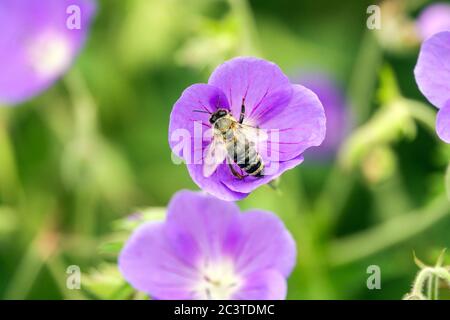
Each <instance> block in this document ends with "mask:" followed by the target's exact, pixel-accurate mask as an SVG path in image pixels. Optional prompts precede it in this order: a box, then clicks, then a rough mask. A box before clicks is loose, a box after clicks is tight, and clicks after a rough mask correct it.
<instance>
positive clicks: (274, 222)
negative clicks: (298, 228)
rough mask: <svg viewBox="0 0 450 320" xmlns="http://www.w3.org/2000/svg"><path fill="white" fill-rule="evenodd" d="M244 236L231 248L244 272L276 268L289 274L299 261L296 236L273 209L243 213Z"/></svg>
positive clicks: (238, 265)
mask: <svg viewBox="0 0 450 320" xmlns="http://www.w3.org/2000/svg"><path fill="white" fill-rule="evenodd" d="M240 225H241V231H240V232H241V234H242V236H241V239H240V242H236V243H234V247H233V248H230V249H229V251H230V252H232V254H233V258H234V260H235V263H236V268H237V270H238V272H239V273H240V274H243V275H245V276H247V275H249V274H252V273H254V272H257V271H258V270H264V269H274V270H277V271H278V272H280V274H281V275H283V276H285V277H287V276H289V274H290V273H291V271H292V269H293V267H294V265H295V261H296V255H297V251H296V247H295V242H294V239H293V238H292V236H291V234H290V233H289V231H288V230H287V229H286V227H285V226H284V224H283V222H282V221H281V220H280V218H278V217H277V216H276V215H274V214H273V213H271V212H266V211H261V210H250V211H248V212H246V213H244V214H243V215H241V224H240Z"/></svg>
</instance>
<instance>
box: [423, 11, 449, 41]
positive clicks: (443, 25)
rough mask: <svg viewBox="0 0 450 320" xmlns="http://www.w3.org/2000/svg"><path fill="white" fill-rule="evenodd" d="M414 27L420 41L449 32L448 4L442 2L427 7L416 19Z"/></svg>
mask: <svg viewBox="0 0 450 320" xmlns="http://www.w3.org/2000/svg"><path fill="white" fill-rule="evenodd" d="M416 27H417V31H418V32H419V35H420V37H421V38H422V40H426V39H428V38H429V37H431V36H432V35H434V34H436V33H439V32H442V31H450V4H448V3H443V2H442V3H433V4H431V5H429V6H427V7H426V8H425V9H423V11H422V12H421V13H420V15H419V17H418V18H417V22H416Z"/></svg>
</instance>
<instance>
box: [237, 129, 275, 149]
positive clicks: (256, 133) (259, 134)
mask: <svg viewBox="0 0 450 320" xmlns="http://www.w3.org/2000/svg"><path fill="white" fill-rule="evenodd" d="M239 131H240V133H242V134H244V135H245V137H246V138H247V139H248V140H249V141H251V142H253V143H254V144H255V145H258V143H260V142H264V141H267V140H268V138H269V136H268V134H267V132H265V131H264V130H262V129H260V128H256V127H253V126H249V125H246V124H239Z"/></svg>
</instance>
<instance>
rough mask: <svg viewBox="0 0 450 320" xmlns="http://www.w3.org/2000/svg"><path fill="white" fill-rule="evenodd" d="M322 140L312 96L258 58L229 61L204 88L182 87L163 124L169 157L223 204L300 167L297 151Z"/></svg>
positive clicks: (320, 120) (320, 112)
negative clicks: (178, 159) (181, 162)
mask: <svg viewBox="0 0 450 320" xmlns="http://www.w3.org/2000/svg"><path fill="white" fill-rule="evenodd" d="M243 106H244V107H243ZM219 120H220V121H219ZM324 136H325V114H324V110H323V107H322V105H321V103H320V101H319V99H318V98H317V96H316V95H315V94H314V93H313V92H312V91H310V90H309V89H306V88H305V87H302V86H300V85H292V84H291V83H290V81H289V79H288V78H287V77H286V76H285V75H284V74H283V72H282V71H281V70H280V68H279V67H278V66H277V65H275V64H274V63H271V62H268V61H265V60H262V59H257V58H235V59H232V60H230V61H227V62H225V63H224V64H222V65H221V66H219V67H218V68H217V69H216V70H215V71H214V72H213V74H212V75H211V77H210V78H209V81H208V84H194V85H192V86H190V87H188V88H187V89H186V90H185V91H184V92H183V94H182V95H181V97H180V98H179V99H178V101H177V102H176V103H175V105H174V107H173V110H172V114H171V116H170V125H169V143H170V146H171V148H172V151H173V153H174V154H176V155H178V156H179V157H181V158H182V159H183V160H184V161H185V162H186V165H187V168H188V171H189V174H190V175H191V177H192V179H193V180H194V182H195V183H197V185H199V186H200V187H201V188H202V189H203V190H205V191H207V192H209V193H210V194H212V195H214V196H216V197H218V198H220V199H223V200H229V201H232V200H239V199H243V198H245V197H246V196H247V195H248V194H249V193H250V192H252V191H253V190H254V189H255V188H257V187H259V186H261V185H263V184H266V183H268V182H270V181H271V180H273V179H275V178H277V177H278V176H280V175H281V174H282V173H283V172H284V171H286V170H288V169H292V168H294V167H295V166H297V165H299V164H300V163H301V162H302V161H303V156H302V153H303V152H304V151H305V150H306V149H308V148H309V147H312V146H318V145H320V144H321V143H322V141H323V139H324Z"/></svg>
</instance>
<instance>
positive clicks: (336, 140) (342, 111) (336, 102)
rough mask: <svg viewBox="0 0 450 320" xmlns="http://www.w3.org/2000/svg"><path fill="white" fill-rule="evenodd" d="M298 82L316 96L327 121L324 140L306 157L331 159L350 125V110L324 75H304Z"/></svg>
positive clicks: (338, 89) (335, 86) (334, 86)
mask: <svg viewBox="0 0 450 320" xmlns="http://www.w3.org/2000/svg"><path fill="white" fill-rule="evenodd" d="M298 82H299V83H300V84H301V85H303V86H305V87H306V88H308V89H310V90H312V91H313V92H314V93H315V94H317V96H318V97H319V100H320V102H322V105H323V108H324V110H325V116H326V119H327V123H326V136H325V140H324V141H323V143H322V144H321V145H320V146H319V147H317V148H313V149H311V151H310V152H309V154H308V156H312V157H313V158H317V159H327V158H329V157H332V156H333V155H334V154H335V153H336V151H337V150H338V148H339V146H340V145H341V143H342V141H343V140H344V138H345V136H346V134H347V133H348V131H349V130H350V125H351V117H350V112H349V111H350V110H349V109H348V106H347V101H346V99H345V97H344V94H343V93H342V90H341V89H340V88H339V87H338V85H337V84H336V83H335V82H334V81H333V80H332V79H331V77H330V76H329V75H327V74H325V73H305V74H304V75H302V76H301V77H300V78H299V79H298Z"/></svg>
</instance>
